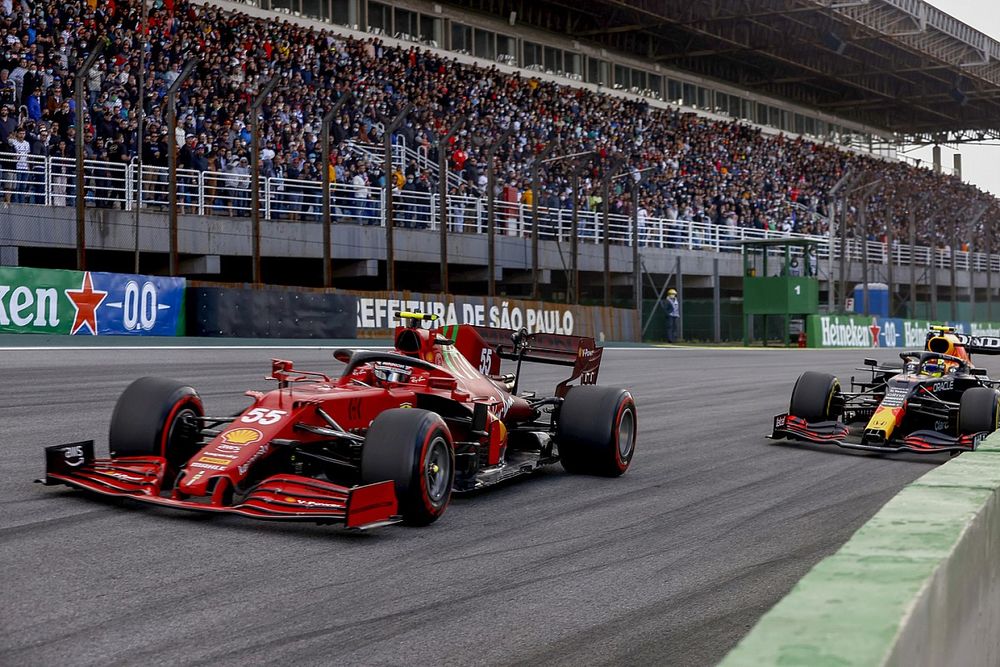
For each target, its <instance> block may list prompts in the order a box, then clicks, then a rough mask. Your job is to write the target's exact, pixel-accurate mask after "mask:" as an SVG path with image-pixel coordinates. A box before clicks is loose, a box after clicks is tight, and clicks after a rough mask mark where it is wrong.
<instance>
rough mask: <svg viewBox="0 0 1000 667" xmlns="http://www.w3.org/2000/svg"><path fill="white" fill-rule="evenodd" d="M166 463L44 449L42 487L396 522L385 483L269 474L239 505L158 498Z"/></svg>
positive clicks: (366, 522) (89, 448)
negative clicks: (350, 482)
mask: <svg viewBox="0 0 1000 667" xmlns="http://www.w3.org/2000/svg"><path fill="white" fill-rule="evenodd" d="M166 466H167V462H166V459H164V458H162V457H159V456H126V457H120V458H111V459H98V458H95V457H94V441H93V440H87V441H83V442H75V443H70V444H67V445H55V446H52V447H46V448H45V478H44V479H41V480H38V481H39V482H42V483H43V484H45V485H47V486H52V485H56V484H65V485H67V486H72V487H76V488H79V489H84V490H86V491H90V492H92V493H97V494H100V495H104V496H116V497H126V498H130V499H132V500H137V501H139V502H144V503H150V504H153V505H162V506H165V507H172V508H175V509H182V510H191V511H196V512H216V513H227V514H239V515H241V516H246V517H250V518H252V519H269V520H284V521H313V522H316V523H342V524H344V525H345V526H346V527H348V528H358V529H368V528H375V527H378V526H383V525H388V524H392V523H398V522H399V521H400V517H399V516H397V514H396V513H397V511H398V508H397V502H396V490H395V485H394V483H393V482H391V481H386V482H377V483H375V484H368V485H365V486H355V487H351V488H349V487H346V486H340V485H339V484H333V483H330V482H324V481H322V480H318V479H313V478H311V477H303V476H301V475H273V476H271V477H268V478H266V479H264V480H262V481H261V482H260V483H259V484H257V485H256V486H254V487H253V488H251V489H250V490H249V491H248V492H247V493H246V495H245V496H244V497H243V500H242V501H241V502H239V503H236V504H232V505H226V504H223V503H222V502H221V500H219V499H216V498H211V499H209V498H200V499H197V500H187V499H183V498H175V497H169V496H163V495H161V489H162V487H163V475H164V472H165V471H166Z"/></svg>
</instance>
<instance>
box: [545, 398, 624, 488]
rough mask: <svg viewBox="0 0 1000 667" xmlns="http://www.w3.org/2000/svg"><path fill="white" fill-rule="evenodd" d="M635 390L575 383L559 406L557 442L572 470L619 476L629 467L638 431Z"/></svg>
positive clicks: (564, 461) (563, 461)
mask: <svg viewBox="0 0 1000 667" xmlns="http://www.w3.org/2000/svg"><path fill="white" fill-rule="evenodd" d="M637 423H638V422H637V419H636V409H635V401H634V400H633V398H632V394H630V393H629V392H628V391H626V390H624V389H618V388H615V387H596V386H593V385H579V386H575V387H572V388H571V389H570V390H569V393H567V394H566V397H565V399H564V400H563V403H562V406H561V407H560V408H559V415H558V421H557V422H556V444H557V445H558V447H559V459H560V461H561V463H562V466H563V468H564V469H565V470H566V471H567V472H571V473H588V474H594V475H603V476H606V477H617V476H619V475H621V474H623V473H624V472H625V471H626V470H628V467H629V464H630V463H631V462H632V455H633V454H634V453H635V440H636V434H637Z"/></svg>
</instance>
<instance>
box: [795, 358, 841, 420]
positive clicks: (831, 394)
mask: <svg viewBox="0 0 1000 667" xmlns="http://www.w3.org/2000/svg"><path fill="white" fill-rule="evenodd" d="M838 394H840V380H838V379H837V378H835V377H834V376H832V375H830V374H829V373H817V372H816V371H806V372H805V373H803V374H802V375H800V376H799V379H798V380H796V381H795V386H794V387H793V388H792V400H791V402H790V403H789V405H788V414H790V415H792V416H793V417H799V418H800V419H804V420H806V421H807V422H824V421H830V420H832V419H836V418H837V414H835V412H834V410H835V408H836V403H835V398H836V396H837V395H838Z"/></svg>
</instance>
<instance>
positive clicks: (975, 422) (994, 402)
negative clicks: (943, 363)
mask: <svg viewBox="0 0 1000 667" xmlns="http://www.w3.org/2000/svg"><path fill="white" fill-rule="evenodd" d="M998 419H1000V392H998V391H997V390H996V389H990V388H989V387H972V388H971V389H967V390H965V393H963V394H962V400H961V401H960V402H959V407H958V434H959V435H968V434H972V433H979V432H981V431H986V432H987V433H992V432H993V431H995V430H997V426H998Z"/></svg>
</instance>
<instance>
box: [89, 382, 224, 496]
mask: <svg viewBox="0 0 1000 667" xmlns="http://www.w3.org/2000/svg"><path fill="white" fill-rule="evenodd" d="M204 414H205V410H204V408H203V407H202V404H201V397H200V396H198V392H196V391H195V390H194V389H192V388H191V387H189V386H188V385H186V384H183V383H181V382H178V381H176V380H168V379H166V378H158V377H144V378H139V379H138V380H136V381H135V382H133V383H132V384H130V385H129V386H128V387H126V388H125V391H123V392H122V395H121V396H119V397H118V402H117V403H115V409H114V412H112V413H111V428H110V431H109V433H108V448H109V449H110V450H111V456H112V457H118V456H162V457H163V458H165V459H166V460H167V471H166V473H165V475H164V478H163V479H164V488H169V487H170V485H171V484H172V482H173V480H174V479H175V478H176V477H177V473H178V471H179V470H180V468H181V466H183V465H184V464H185V463H187V462H188V459H190V458H191V457H192V456H194V454H195V452H197V451H198V448H199V447H200V445H201V438H200V436H199V434H198V431H197V429H193V428H190V427H189V425H188V424H186V423H185V422H186V421H187V420H188V419H190V418H191V417H202V416H204Z"/></svg>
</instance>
